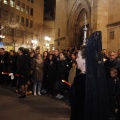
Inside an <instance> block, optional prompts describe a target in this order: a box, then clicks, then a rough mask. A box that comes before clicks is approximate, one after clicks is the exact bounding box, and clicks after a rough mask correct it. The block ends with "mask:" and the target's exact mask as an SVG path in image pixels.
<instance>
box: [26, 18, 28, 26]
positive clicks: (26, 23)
mask: <svg viewBox="0 0 120 120" xmlns="http://www.w3.org/2000/svg"><path fill="white" fill-rule="evenodd" d="M28 26H29V21H28V19H26V27H28Z"/></svg>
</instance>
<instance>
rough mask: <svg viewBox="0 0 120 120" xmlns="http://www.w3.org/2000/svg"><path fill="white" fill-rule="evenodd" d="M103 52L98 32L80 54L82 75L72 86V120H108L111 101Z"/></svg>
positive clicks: (91, 37)
mask: <svg viewBox="0 0 120 120" xmlns="http://www.w3.org/2000/svg"><path fill="white" fill-rule="evenodd" d="M101 50H102V44H101V32H99V31H96V32H95V33H93V34H92V35H91V36H90V37H89V39H88V41H87V44H86V47H84V46H83V48H82V51H80V52H79V53H78V58H79V59H80V58H81V60H80V61H79V59H78V66H80V67H79V68H80V70H81V74H79V75H78V76H76V77H75V79H74V82H73V85H72V86H71V99H70V100H71V102H70V103H71V118H70V120H107V119H108V114H109V106H108V105H109V100H108V91H107V84H106V77H105V70H104V64H103V63H104V62H103V59H102V57H101ZM80 54H81V55H80ZM81 56H82V57H81ZM82 58H83V59H82Z"/></svg>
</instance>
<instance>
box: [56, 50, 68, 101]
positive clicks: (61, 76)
mask: <svg viewBox="0 0 120 120" xmlns="http://www.w3.org/2000/svg"><path fill="white" fill-rule="evenodd" d="M68 73H69V65H68V62H67V60H66V58H65V56H64V54H63V53H62V52H61V53H60V60H59V61H58V64H57V69H56V89H57V96H56V98H59V99H61V98H63V97H64V96H63V94H64V90H65V86H64V85H63V84H62V80H67V78H68Z"/></svg>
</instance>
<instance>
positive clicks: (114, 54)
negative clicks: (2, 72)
mask: <svg viewBox="0 0 120 120" xmlns="http://www.w3.org/2000/svg"><path fill="white" fill-rule="evenodd" d="M108 57H109V59H110V61H113V60H114V59H115V58H116V53H115V52H114V51H110V52H109V53H108Z"/></svg>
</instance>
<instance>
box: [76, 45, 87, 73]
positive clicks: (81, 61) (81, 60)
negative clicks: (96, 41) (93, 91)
mask: <svg viewBox="0 0 120 120" xmlns="http://www.w3.org/2000/svg"><path fill="white" fill-rule="evenodd" d="M85 48H86V46H81V49H80V51H79V52H78V55H77V59H76V61H77V65H78V69H80V70H81V72H85V71H86V62H85Z"/></svg>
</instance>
